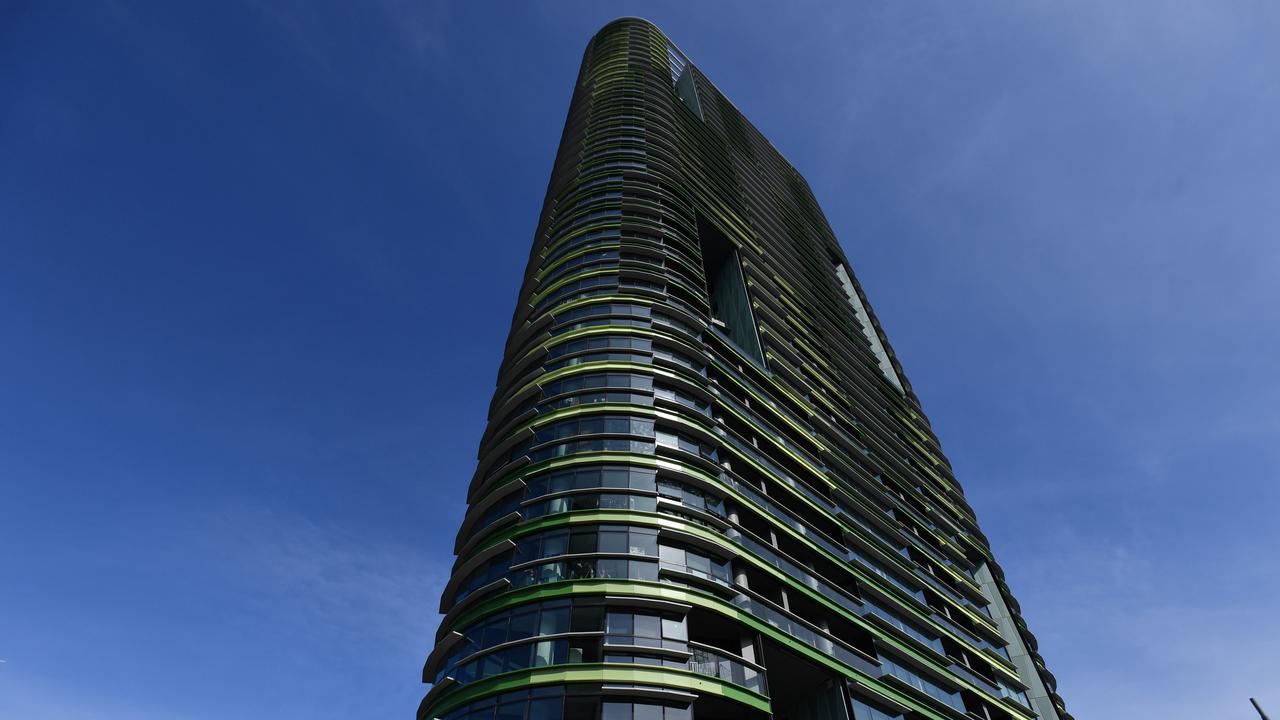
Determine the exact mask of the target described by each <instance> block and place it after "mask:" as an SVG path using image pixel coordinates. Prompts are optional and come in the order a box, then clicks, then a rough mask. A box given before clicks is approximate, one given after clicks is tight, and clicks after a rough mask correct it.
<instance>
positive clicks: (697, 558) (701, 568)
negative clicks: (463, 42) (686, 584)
mask: <svg viewBox="0 0 1280 720" xmlns="http://www.w3.org/2000/svg"><path fill="white" fill-rule="evenodd" d="M685 562H686V563H688V565H689V569H690V570H693V571H696V572H702V573H707V574H708V575H710V574H711V560H710V559H709V558H707V557H705V556H703V555H699V554H697V553H692V552H691V553H686V554H685Z"/></svg>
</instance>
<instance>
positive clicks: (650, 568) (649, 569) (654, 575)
mask: <svg viewBox="0 0 1280 720" xmlns="http://www.w3.org/2000/svg"><path fill="white" fill-rule="evenodd" d="M629 569H630V572H631V575H630V577H631V579H632V580H654V581H656V580H657V579H658V563H655V562H645V561H643V560H632V561H631V562H630V568H629Z"/></svg>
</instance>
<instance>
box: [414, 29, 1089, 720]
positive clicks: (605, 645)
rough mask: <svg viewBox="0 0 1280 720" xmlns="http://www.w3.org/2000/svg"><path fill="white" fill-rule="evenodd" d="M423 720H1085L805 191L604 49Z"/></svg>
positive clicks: (695, 78)
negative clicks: (1079, 718) (1048, 664)
mask: <svg viewBox="0 0 1280 720" xmlns="http://www.w3.org/2000/svg"><path fill="white" fill-rule="evenodd" d="M468 503H469V509H468V511H467V514H466V516H465V519H464V520H463V522H462V526H461V528H460V529H459V531H458V535H457V544H456V546H455V551H456V553H457V561H456V564H455V565H454V569H453V574H452V578H451V580H450V581H449V583H448V585H447V586H446V588H445V589H444V592H443V595H442V597H441V600H440V611H441V612H442V613H444V618H443V620H442V622H441V624H440V628H439V631H438V633H437V637H436V644H435V648H434V650H433V651H432V652H431V654H430V656H429V658H428V659H427V661H426V665H425V666H424V668H423V680H424V681H425V682H427V683H430V684H431V685H432V687H431V689H430V691H429V692H428V693H427V695H426V697H425V698H424V699H423V702H422V705H421V706H420V708H419V711H418V717H419V718H420V720H426V719H428V718H445V719H447V720H479V719H480V718H484V719H485V720H494V719H495V718H496V719H497V720H549V719H551V718H562V717H563V718H570V719H572V720H597V719H603V720H660V719H665V720H689V719H690V718H693V719H696V720H729V719H737V718H745V719H747V720H753V719H763V718H769V717H773V718H779V719H783V718H785V719H787V720H810V719H812V720H817V719H823V720H826V719H831V718H838V719H839V720H888V719H891V718H903V719H905V718H911V719H913V720H915V719H925V718H928V719H932V720H944V719H948V718H954V719H956V720H960V719H963V718H969V719H975V718H977V719H981V720H1030V719H1031V718H1045V719H1052V720H1070V718H1071V716H1070V715H1069V714H1067V712H1066V710H1065V708H1064V706H1063V703H1062V699H1061V698H1060V697H1059V696H1058V695H1057V694H1056V692H1055V681H1054V678H1053V675H1052V674H1050V673H1049V671H1048V670H1047V669H1046V668H1045V664H1044V661H1043V659H1042V658H1041V657H1040V655H1039V654H1038V652H1037V649H1036V640H1035V637H1034V636H1033V635H1032V634H1031V632H1030V631H1029V630H1028V629H1027V626H1026V623H1025V622H1023V620H1022V618H1021V617H1020V615H1019V610H1018V604H1017V602H1016V601H1015V600H1014V598H1013V596H1012V594H1011V593H1010V591H1009V588H1008V586H1007V585H1006V584H1005V582H1004V579H1003V576H1002V573H1001V570H1000V567H999V566H998V565H997V564H996V563H995V561H994V559H993V558H992V555H991V551H990V549H989V548H988V545H987V542H986V540H985V538H984V537H983V535H982V532H981V531H980V530H979V528H978V525H977V522H976V520H975V518H974V514H973V511H972V510H971V509H970V508H969V506H968V505H967V504H966V502H965V499H964V495H963V494H962V492H961V489H960V485H959V484H958V483H957V481H956V479H955V477H954V476H953V475H952V472H951V468H950V466H949V465H948V462H947V460H946V458H945V457H944V456H943V454H942V451H941V449H940V448H939V445H938V440H937V439H936V438H935V437H934V434H933V432H932V431H931V430H930V427H929V422H928V420H927V419H926V418H925V415H924V412H923V411H922V410H921V406H920V403H919V401H918V400H917V398H916V396H915V394H914V393H913V392H912V391H911V384H910V383H909V382H908V381H907V378H906V376H905V375H904V374H903V372H902V368H901V367H900V365H899V364H898V362H897V360H896V358H895V356H894V353H893V349H892V348H891V347H890V345H889V342H888V340H887V339H886V338H885V335H884V333H883V332H882V331H881V329H880V325H879V323H878V322H877V321H876V316H875V313H874V312H872V310H871V306H870V304H869V303H868V302H867V300H866V297H865V295H864V294H863V292H862V290H861V288H860V287H859V285H858V282H857V280H856V279H855V277H854V275H853V272H852V271H851V269H850V268H849V264H848V261H847V260H846V259H845V256H844V253H843V252H842V251H841V249H840V245H839V243H838V242H837V241H836V238H835V236H834V235H833V234H832V232H831V229H830V227H828V225H827V222H826V220H825V218H824V217H823V214H822V211H821V210H820V209H819V208H818V205H817V203H816V201H815V200H814V197H813V194H812V192H810V190H809V187H808V185H807V183H806V182H805V180H804V178H802V177H801V176H800V174H799V173H797V172H796V170H795V169H794V168H793V167H791V165H790V164H788V162H787V161H786V160H785V159H784V158H783V157H782V156H781V155H780V154H779V153H778V152H777V151H776V150H775V149H774V148H773V147H772V146H771V145H770V144H769V142H768V141H767V140H765V139H764V137H762V136H761V135H760V133H759V132H757V131H756V129H755V128H754V127H753V126H752V125H751V124H750V123H749V122H747V120H746V119H745V118H744V117H743V116H742V115H741V113H739V112H738V110H737V109H736V108H735V107H734V106H733V105H732V104H731V103H730V102H729V101H728V100H727V99H726V98H725V97H724V96H723V95H722V94H721V93H720V92H719V91H718V90H717V89H716V88H715V86H713V85H712V84H711V83H710V82H709V81H708V80H707V78H706V77H705V76H704V75H703V74H702V73H701V72H699V71H698V69H697V68H696V67H695V66H694V65H692V64H691V63H690V62H689V60H688V58H687V57H686V56H685V55H684V54H683V53H682V52H681V51H680V50H679V49H677V48H676V47H675V46H674V45H673V44H672V43H671V42H670V40H668V39H667V37H666V36H665V35H664V34H663V33H662V32H661V31H660V30H659V29H658V28H656V27H654V26H653V25H651V24H650V23H648V22H646V21H643V20H639V19H623V20H618V21H615V22H613V23H610V24H609V25H607V26H605V27H604V28H603V29H602V30H601V31H600V32H599V33H598V34H597V35H596V36H595V37H594V38H593V39H592V40H591V42H590V44H589V45H588V46H587V50H586V54H585V57H584V59H583V62H582V68H581V71H580V74H579V76H578V82H577V85H576V87H575V90H574V93H573V100H572V104H571V105H570V108H569V115H568V118H567V120H566V122H565V128H564V133H563V136H562V138H561V142H560V148H559V152H558V155H557V157H556V162H555V166H554V169H553V172H552V177H551V182H550V184H549V187H548V190H547V196H546V202H545V204H544V207H543V211H542V216H541V218H540V220H539V223H538V228H537V233H536V236H535V239H534V244H533V250H532V252H531V255H530V258H529V264H528V269H527V270H526V273H525V277H524V282H523V286H522V288H521V290H520V296H519V303H518V307H517V309H516V311H515V315H514V317H513V319H512V325H511V332H510V336H509V338H508V342H507V346H506V352H505V357H504V359H503V363H502V366H501V370H500V371H499V376H498V381H497V389H496V391H495V393H494V397H493V401H492V404H491V405H490V409H489V424H488V427H487V429H486V431H485V434H484V436H483V438H482V440H481V445H480V452H479V463H478V465H477V468H476V472H475V475H474V477H473V478H472V479H471V483H470V487H469V491H468Z"/></svg>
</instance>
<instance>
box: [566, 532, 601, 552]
mask: <svg viewBox="0 0 1280 720" xmlns="http://www.w3.org/2000/svg"><path fill="white" fill-rule="evenodd" d="M595 551H596V534H595V532H594V531H591V530H586V531H578V532H575V533H573V535H572V536H570V538H569V552H570V553H573V554H575V555H576V554H581V553H592V552H595Z"/></svg>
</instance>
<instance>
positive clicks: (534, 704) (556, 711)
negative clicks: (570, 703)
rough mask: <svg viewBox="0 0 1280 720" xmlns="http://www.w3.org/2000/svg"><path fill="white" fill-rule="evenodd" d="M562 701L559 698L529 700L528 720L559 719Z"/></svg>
mask: <svg viewBox="0 0 1280 720" xmlns="http://www.w3.org/2000/svg"><path fill="white" fill-rule="evenodd" d="M563 703H564V701H563V700H562V699H561V698H539V699H537V700H533V701H530V703H529V716H528V720H560V714H561V708H562V706H563Z"/></svg>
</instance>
